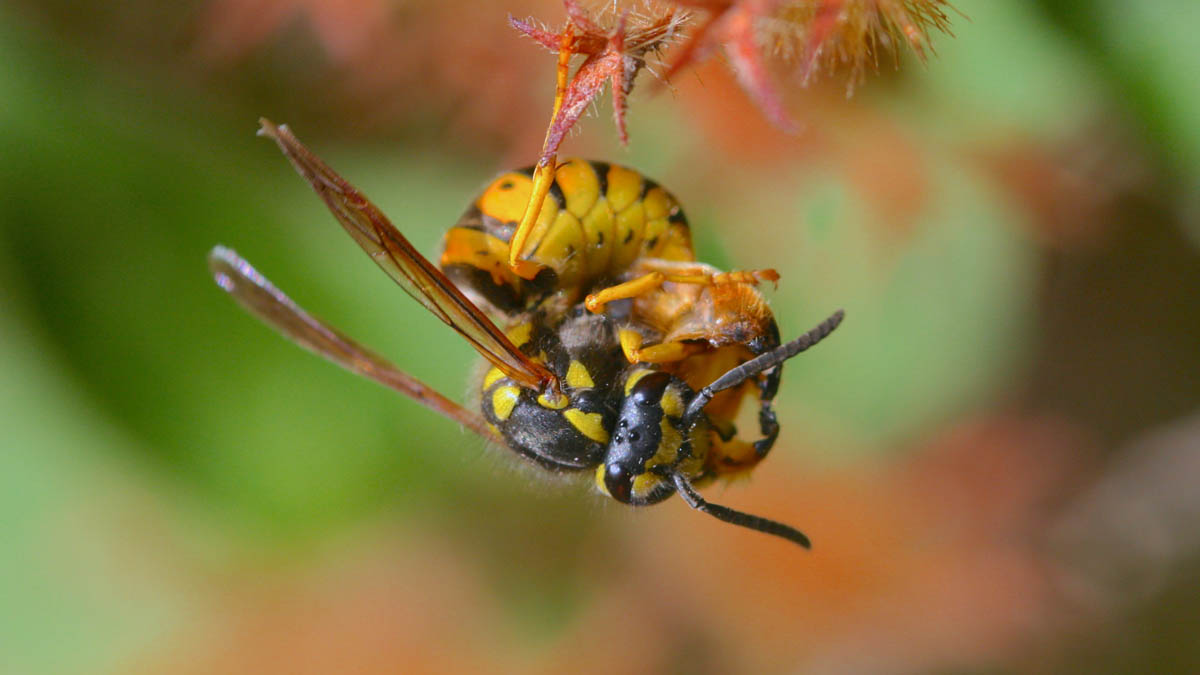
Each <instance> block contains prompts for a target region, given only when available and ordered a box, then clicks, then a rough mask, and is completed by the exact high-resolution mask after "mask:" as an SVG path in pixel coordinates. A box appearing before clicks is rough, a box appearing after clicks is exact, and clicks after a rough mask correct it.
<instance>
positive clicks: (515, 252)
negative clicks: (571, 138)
mask: <svg viewBox="0 0 1200 675" xmlns="http://www.w3.org/2000/svg"><path fill="white" fill-rule="evenodd" d="M574 40H575V27H574V26H573V25H572V24H571V22H570V21H568V22H567V27H566V28H564V29H563V32H562V38H561V41H560V43H559V46H558V68H557V69H556V74H555V82H554V110H553V112H551V113H550V127H549V128H548V129H546V139H545V140H544V141H542V157H541V158H540V159H539V160H538V164H537V168H536V169H534V171H533V191H532V193H531V194H530V195H529V203H528V204H526V205H525V213H524V214H523V215H522V216H521V222H520V223H518V224H517V229H516V230H515V231H513V236H512V241H511V242H510V244H509V249H508V266H509V267H511V268H512V271H513V272H514V273H516V275H517V276H519V277H521V278H522V279H533V278H534V277H535V276H537V273H538V272H539V271H540V270H541V265H538V264H537V263H534V262H531V261H529V260H525V259H524V252H525V243H526V242H527V241H528V240H529V233H530V232H533V224H534V223H536V222H537V219H538V216H539V215H540V214H541V212H542V204H544V203H545V201H546V195H548V194H549V193H550V185H551V183H553V182H554V173H555V171H557V169H558V153H557V152H554V151H552V150H551V148H550V134H551V132H552V131H553V130H554V124H555V122H556V121H557V120H558V115H559V113H560V112H561V111H562V106H563V101H564V100H566V97H567V75H569V74H570V68H571V54H572V53H573V52H572V51H571V46H572V45H573V44H574Z"/></svg>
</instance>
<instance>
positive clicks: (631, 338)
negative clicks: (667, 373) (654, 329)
mask: <svg viewBox="0 0 1200 675" xmlns="http://www.w3.org/2000/svg"><path fill="white" fill-rule="evenodd" d="M618 337H619V338H620V340H621V351H623V352H624V353H625V358H626V359H627V360H628V361H629V362H630V363H672V362H674V361H682V360H684V359H686V358H687V357H689V356H692V355H694V354H698V353H700V352H702V351H704V349H705V347H704V345H700V344H692V343H690V342H662V343H659V344H656V345H650V346H649V347H643V346H642V340H643V339H644V338H643V337H642V334H641V333H639V332H637V331H636V330H633V329H631V328H622V329H621V330H620V331H619V332H618Z"/></svg>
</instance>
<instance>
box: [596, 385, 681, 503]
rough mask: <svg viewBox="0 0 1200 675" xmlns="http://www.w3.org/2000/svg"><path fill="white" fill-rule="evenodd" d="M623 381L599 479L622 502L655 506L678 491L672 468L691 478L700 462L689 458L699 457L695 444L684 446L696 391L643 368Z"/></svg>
mask: <svg viewBox="0 0 1200 675" xmlns="http://www.w3.org/2000/svg"><path fill="white" fill-rule="evenodd" d="M624 384H625V398H624V400H623V401H622V403H621V409H620V413H619V414H618V416H617V423H616V427H615V428H614V430H613V434H612V438H611V440H610V442H609V444H608V452H607V454H606V455H605V458H604V464H603V465H601V466H600V467H599V470H598V471H597V476H596V479H597V483H598V484H599V487H600V488H601V489H602V490H603V491H604V492H606V493H608V494H609V495H610V496H612V498H613V499H616V500H617V501H619V502H623V503H626V504H634V505H639V506H640V505H645V504H655V503H657V502H660V501H662V500H664V499H666V498H667V497H669V496H671V494H672V493H673V492H674V491H675V488H674V485H673V483H672V481H671V479H670V474H671V473H672V472H674V471H684V472H685V473H686V474H687V475H688V477H689V478H691V477H694V473H695V471H694V467H696V466H697V465H698V462H696V461H688V460H695V459H696V458H695V457H694V456H693V452H692V450H693V449H692V448H690V447H688V448H685V447H684V443H683V440H684V432H683V430H682V429H681V428H680V425H681V422H680V418H681V417H682V415H683V410H684V402H685V401H686V400H687V399H688V398H690V397H691V395H692V391H691V389H690V388H688V386H687V385H686V384H684V383H683V382H682V381H681V380H679V379H678V378H676V377H673V376H671V375H669V374H667V373H664V372H656V371H652V370H648V369H645V368H637V369H634V370H632V371H631V372H630V373H629V374H628V375H627V376H626V378H625V383H624ZM684 463H686V464H687V467H686V468H685V467H683V466H681V465H682V464H684Z"/></svg>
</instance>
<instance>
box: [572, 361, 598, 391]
mask: <svg viewBox="0 0 1200 675" xmlns="http://www.w3.org/2000/svg"><path fill="white" fill-rule="evenodd" d="M567 386H568V387H574V388H575V389H583V388H585V387H594V386H596V383H595V382H593V381H592V374H591V373H589V372H588V369H587V368H586V367H585V366H584V365H583V364H582V363H580V362H578V361H572V362H571V365H569V366H567Z"/></svg>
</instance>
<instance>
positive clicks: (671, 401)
mask: <svg viewBox="0 0 1200 675" xmlns="http://www.w3.org/2000/svg"><path fill="white" fill-rule="evenodd" d="M662 409H663V412H664V413H666V414H667V415H670V416H671V417H680V416H682V415H683V397H682V396H680V395H679V392H678V391H677V390H676V389H675V388H673V387H667V390H666V391H664V392H663V396H662Z"/></svg>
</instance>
